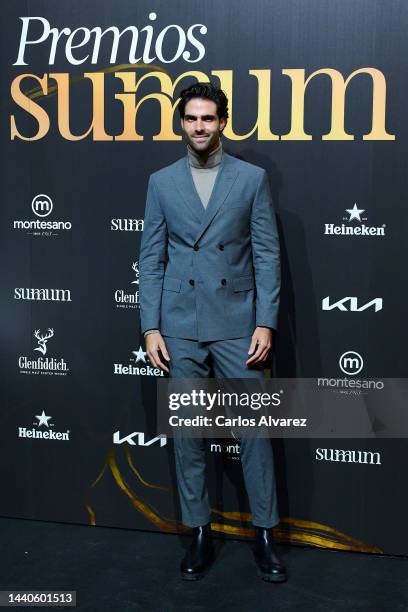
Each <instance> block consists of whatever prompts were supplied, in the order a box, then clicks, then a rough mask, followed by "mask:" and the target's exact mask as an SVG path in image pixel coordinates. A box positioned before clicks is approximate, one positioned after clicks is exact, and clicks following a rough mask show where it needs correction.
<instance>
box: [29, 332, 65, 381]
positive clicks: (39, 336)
mask: <svg viewBox="0 0 408 612" xmlns="http://www.w3.org/2000/svg"><path fill="white" fill-rule="evenodd" d="M53 337H54V330H53V329H51V328H50V327H49V328H48V329H47V331H46V332H44V333H42V332H41V330H40V329H36V330H35V331H34V338H36V340H37V346H36V347H34V348H33V352H34V353H35V352H38V353H41V355H39V356H38V355H37V356H36V358H35V359H30V358H29V357H27V356H26V355H20V357H19V358H18V367H19V368H20V374H32V375H38V374H42V375H49V376H50V375H53V374H56V375H58V376H66V375H67V373H68V372H69V368H68V367H67V362H66V361H65V359H63V358H62V357H60V358H58V359H57V358H55V357H50V356H49V355H47V353H48V348H49V347H48V342H49V340H51V339H52V338H53Z"/></svg>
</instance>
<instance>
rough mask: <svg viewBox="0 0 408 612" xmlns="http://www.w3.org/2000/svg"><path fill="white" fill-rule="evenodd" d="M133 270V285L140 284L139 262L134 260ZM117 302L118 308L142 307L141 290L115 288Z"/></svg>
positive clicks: (131, 282)
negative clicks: (140, 302) (140, 301)
mask: <svg viewBox="0 0 408 612" xmlns="http://www.w3.org/2000/svg"><path fill="white" fill-rule="evenodd" d="M132 270H133V272H134V278H133V280H132V281H130V284H131V285H138V284H139V263H138V261H134V262H133V263H132ZM115 303H116V307H117V308H140V304H139V290H138V289H136V288H135V291H132V292H128V291H125V289H116V290H115Z"/></svg>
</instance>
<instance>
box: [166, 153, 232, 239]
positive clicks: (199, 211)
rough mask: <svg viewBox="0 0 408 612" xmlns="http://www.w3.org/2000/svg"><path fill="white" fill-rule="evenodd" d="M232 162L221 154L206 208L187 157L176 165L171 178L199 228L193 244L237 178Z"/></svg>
mask: <svg viewBox="0 0 408 612" xmlns="http://www.w3.org/2000/svg"><path fill="white" fill-rule="evenodd" d="M233 160H234V158H233V157H232V156H230V155H228V153H225V152H223V154H222V157H221V162H220V168H219V170H218V173H217V176H216V179H215V182H214V187H213V189H212V192H211V196H210V200H209V202H208V205H207V208H204V206H203V205H202V202H201V199H200V196H199V195H198V193H197V189H196V187H195V184H194V180H193V176H192V174H191V169H190V165H189V161H188V155H186V156H185V157H183V158H181V159H180V163H179V165H178V170H179V171H178V172H177V173H176V174H177V175H176V176H173V179H174V182H175V184H176V187H177V188H178V190H179V191H180V193H181V195H182V196H183V199H184V201H185V203H186V205H187V206H188V209H189V211H190V212H192V213H193V215H194V217H195V219H196V220H197V222H198V224H199V228H198V230H197V232H196V234H195V242H197V241H198V240H199V239H200V237H201V236H202V234H203V233H204V232H205V230H206V229H207V227H208V226H209V224H210V223H211V221H212V220H213V218H214V216H215V215H216V213H217V212H218V210H219V208H220V206H221V204H223V202H224V201H225V198H226V197H227V195H228V194H229V192H230V190H231V187H232V185H233V183H234V181H235V180H236V178H237V176H238V171H237V170H235V169H234V164H233Z"/></svg>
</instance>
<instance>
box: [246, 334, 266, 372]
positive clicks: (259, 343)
mask: <svg viewBox="0 0 408 612" xmlns="http://www.w3.org/2000/svg"><path fill="white" fill-rule="evenodd" d="M271 347H272V329H271V328H270V327H256V328H255V331H254V333H253V335H252V341H251V346H250V347H249V351H248V355H251V354H252V353H254V354H253V355H252V357H250V358H249V359H248V361H247V362H246V364H247V365H255V364H256V363H261V362H262V361H265V359H266V358H267V356H268V352H269V350H270V348H271ZM255 349H256V350H255ZM254 351H255V352H254Z"/></svg>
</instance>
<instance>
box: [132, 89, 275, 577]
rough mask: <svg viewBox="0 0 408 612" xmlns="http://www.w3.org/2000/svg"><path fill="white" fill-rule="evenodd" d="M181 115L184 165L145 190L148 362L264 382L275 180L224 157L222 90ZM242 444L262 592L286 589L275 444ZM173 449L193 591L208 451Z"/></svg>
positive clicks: (142, 283)
mask: <svg viewBox="0 0 408 612" xmlns="http://www.w3.org/2000/svg"><path fill="white" fill-rule="evenodd" d="M178 108H179V112H180V118H181V127H182V130H183V132H184V137H185V140H186V143H187V155H186V156H184V157H182V158H181V159H179V160H177V161H176V162H175V163H173V164H171V165H169V166H167V167H165V168H162V169H161V170H158V171H157V172H154V173H153V174H152V175H151V176H150V178H149V183H148V191H147V202H146V212H145V222H144V233H143V238H142V243H141V250H140V258H139V271H140V276H139V289H140V309H141V331H142V333H143V334H144V335H145V341H146V352H147V354H148V357H149V359H150V361H151V363H152V364H153V366H155V367H158V368H160V369H162V370H163V371H165V372H168V373H169V375H170V377H174V378H196V377H208V376H209V374H210V371H213V372H214V374H215V377H217V378H241V377H245V378H249V377H251V378H258V379H262V378H264V363H263V362H264V360H265V359H266V357H267V356H268V352H269V350H270V348H271V346H272V333H273V330H274V329H276V326H277V317H278V307H279V292H280V258H279V240H278V234H277V229H276V220H275V213H274V210H273V205H272V199H271V194H270V190H269V185H268V178H267V174H266V172H265V170H263V169H262V168H260V167H258V166H255V165H253V164H250V163H247V162H245V161H241V160H238V159H236V158H234V157H232V156H231V155H228V154H227V153H225V152H224V151H223V147H222V142H221V139H220V136H221V134H222V131H223V130H224V128H225V126H226V123H227V119H228V100H227V98H226V96H225V93H224V92H223V91H222V90H220V89H218V88H217V87H216V86H215V85H214V84H212V83H197V84H194V85H192V86H190V87H188V88H187V89H184V90H183V91H182V92H181V95H180V102H179V105H178ZM164 361H167V362H168V365H169V366H170V369H169V367H168V365H166V363H164ZM211 368H212V369H213V370H211ZM240 444H241V448H240V455H241V462H242V466H243V473H244V480H245V486H246V489H247V493H248V498H249V503H250V507H251V511H252V521H253V524H254V527H255V534H256V536H255V546H254V553H255V559H256V562H257V565H258V567H259V571H260V575H261V577H262V578H263V579H264V580H268V581H271V582H281V581H284V580H286V578H287V576H286V570H285V567H284V566H283V564H282V562H281V561H280V559H279V558H278V556H277V554H276V551H275V549H274V546H273V542H272V534H271V531H270V529H271V528H272V527H274V526H275V525H277V524H278V522H279V516H278V510H277V498H276V485H275V477H274V465H273V454H272V447H271V442H270V440H269V439H266V438H261V439H259V438H258V439H256V438H251V439H246V438H242V439H241V440H240ZM174 449H175V460H176V473H177V482H178V489H179V494H180V503H181V510H182V521H183V524H185V525H188V526H190V527H192V528H193V539H192V542H191V544H190V547H189V549H188V550H187V553H186V555H185V557H184V559H183V560H182V562H181V573H182V578H184V579H186V580H196V579H198V578H201V577H202V576H203V575H204V574H205V572H206V571H207V570H208V569H209V567H210V565H211V563H212V561H213V544H212V536H211V522H210V506H209V500H208V492H207V488H206V484H205V461H204V440H203V439H201V438H194V439H191V438H183V437H181V438H175V439H174Z"/></svg>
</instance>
